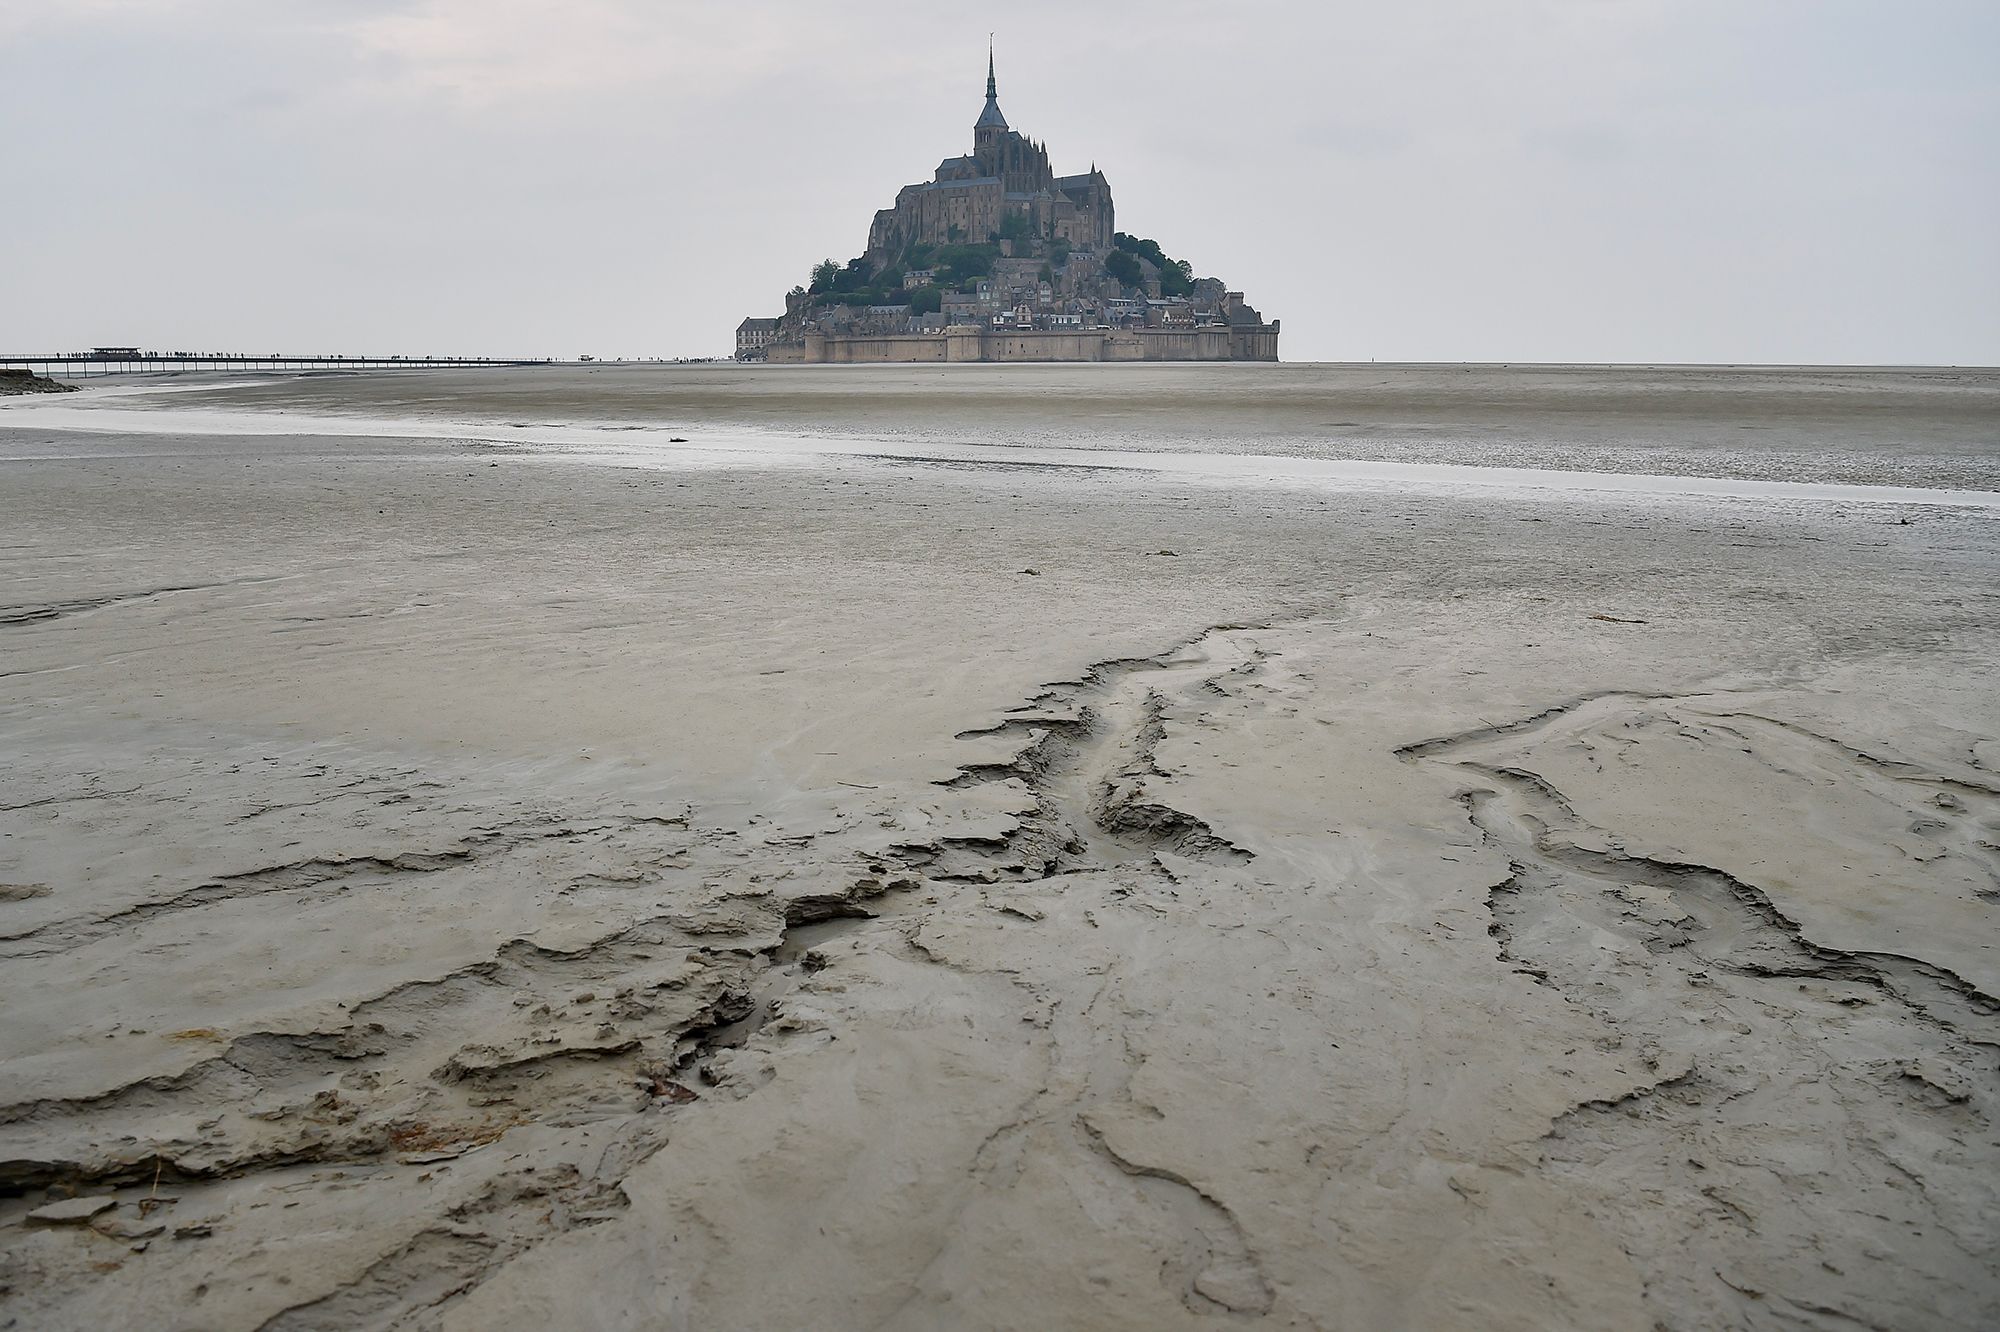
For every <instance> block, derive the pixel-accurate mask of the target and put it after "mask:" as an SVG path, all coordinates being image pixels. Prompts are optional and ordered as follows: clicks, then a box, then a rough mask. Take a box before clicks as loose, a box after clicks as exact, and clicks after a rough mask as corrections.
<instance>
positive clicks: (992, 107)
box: [972, 46, 1007, 176]
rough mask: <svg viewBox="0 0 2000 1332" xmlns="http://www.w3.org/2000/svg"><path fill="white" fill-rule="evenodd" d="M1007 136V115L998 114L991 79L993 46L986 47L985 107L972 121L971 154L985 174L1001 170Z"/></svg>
mask: <svg viewBox="0 0 2000 1332" xmlns="http://www.w3.org/2000/svg"><path fill="white" fill-rule="evenodd" d="M1006 138H1007V117H1005V116H1003V115H1001V114H1000V93H999V90H998V85H997V84H996V83H995V82H994V79H993V48H992V47H991V46H988V47H987V48H986V109H985V110H983V111H981V112H980V113H979V119H978V120H975V121H974V122H973V123H972V155H973V156H974V157H976V158H978V159H979V165H980V167H981V168H982V169H983V170H984V171H985V173H986V174H987V175H990V176H997V175H999V174H1000V172H1001V162H1000V158H1001V148H1002V147H1003V146H1004V144H1005V141H1006Z"/></svg>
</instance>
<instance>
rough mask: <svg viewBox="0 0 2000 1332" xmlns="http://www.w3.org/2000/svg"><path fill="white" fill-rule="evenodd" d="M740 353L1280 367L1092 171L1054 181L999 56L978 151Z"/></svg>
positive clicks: (793, 357) (818, 273) (905, 196)
mask: <svg viewBox="0 0 2000 1332" xmlns="http://www.w3.org/2000/svg"><path fill="white" fill-rule="evenodd" d="M736 355H737V357H738V358H739V359H742V360H768V361H779V362H784V361H789V362H863V361H1231V360H1251V361H1275V360H1277V359H1278V324H1277V321H1276V320H1273V321H1271V322H1270V323H1265V322H1264V319H1263V317H1262V316H1261V315H1259V314H1258V313H1257V311H1255V310H1254V309H1252V308H1251V307H1250V306H1249V305H1247V304H1245V303H1244V300H1243V294H1242V293H1241V292H1235V291H1230V290H1228V288H1227V286H1226V284H1224V283H1223V282H1221V281H1220V280H1218V279H1215V278H1198V277H1196V276H1194V273H1193V270H1192V269H1191V268H1190V267H1189V265H1188V264H1187V263H1185V262H1184V261H1180V260H1175V259H1172V258H1169V257H1168V256H1167V254H1166V253H1165V252H1164V251H1163V250H1162V249H1161V248H1160V246H1159V245H1158V243H1156V242H1154V241H1151V240H1145V239H1140V238H1138V237H1135V236H1128V235H1126V234H1125V233H1123V232H1121V231H1119V230H1118V229H1117V217H1116V213H1115V210H1114V208H1113V205H1112V200H1111V184H1110V182H1109V181H1108V180H1106V179H1105V176H1104V173H1103V172H1102V171H1099V170H1098V169H1097V168H1096V166H1095V165H1093V166H1092V167H1091V169H1090V170H1089V171H1087V172H1084V173H1082V174H1081V175H1074V176H1058V175H1056V174H1055V172H1054V170H1053V169H1052V168H1051V167H1050V165H1049V154H1048V148H1047V147H1046V146H1045V145H1043V144H1041V143H1038V142H1036V141H1035V140H1033V139H1030V138H1028V137H1027V136H1025V135H1023V134H1020V133H1017V132H1016V131H1015V130H1013V129H1012V128H1011V127H1009V125H1008V124H1007V118H1006V116H1004V115H1003V114H1001V111H1000V97H999V89H998V84H997V81H996V80H995V78H994V69H993V60H992V57H991V55H990V54H989V55H988V57H987V64H986V105H985V107H984V109H982V110H981V111H980V113H979V119H978V120H976V121H975V122H973V127H972V151H971V152H970V153H967V154H965V155H964V156H961V157H948V158H946V159H945V160H944V161H943V162H941V163H939V164H938V168H937V171H936V172H935V174H934V175H933V176H932V178H931V179H930V180H927V181H924V182H922V183H921V184H916V185H906V186H904V187H903V188H902V190H901V191H899V192H898V193H897V195H896V202H895V204H894V206H892V207H889V208H884V209H882V210H881V211H880V212H878V213H876V214H875V220H874V222H873V224H872V225H871V226H870V227H869V228H868V246H867V249H866V250H864V251H863V252H862V254H861V255H860V256H859V257H857V258H855V259H852V260H850V261H848V262H847V263H846V264H845V265H842V264H841V263H839V262H838V261H837V260H832V259H829V260H826V261H825V262H824V263H822V264H820V265H819V266H818V267H816V268H815V269H814V270H813V274H812V282H811V285H810V286H800V287H795V288H793V290H792V291H791V293H790V294H789V295H788V296H787V297H786V298H785V313H784V314H783V315H782V316H780V317H777V318H770V319H759V318H750V319H745V320H744V321H743V322H742V323H741V324H740V325H739V326H738V327H737V330H736Z"/></svg>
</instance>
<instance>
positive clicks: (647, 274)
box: [0, 0, 2000, 364]
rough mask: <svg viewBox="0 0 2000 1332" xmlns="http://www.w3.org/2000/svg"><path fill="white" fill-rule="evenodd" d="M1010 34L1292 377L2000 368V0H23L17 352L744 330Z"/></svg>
mask: <svg viewBox="0 0 2000 1332" xmlns="http://www.w3.org/2000/svg"><path fill="white" fill-rule="evenodd" d="M989 28H995V29H997V32H996V42H997V46H998V51H999V73H1000V101H1001V105H1002V107H1004V108H1005V110H1006V112H1007V115H1008V118H1009V120H1010V121H1011V122H1012V123H1013V125H1014V126H1015V128H1017V129H1020V130H1022V131H1023V132H1025V133H1028V134H1031V135H1033V136H1035V137H1037V138H1042V139H1045V140H1046V141H1047V142H1048V144H1049V148H1050V152H1051V155H1052V157H1053V159H1054V163H1055V165H1056V168H1057V170H1058V171H1079V170H1082V169H1084V168H1085V167H1087V166H1088V165H1089V164H1090V163H1091V162H1093V161H1095V162H1096V163H1097V164H1098V165H1099V166H1101V167H1102V168H1103V169H1104V170H1105V172H1106V173H1107V174H1108V175H1109V177H1110V179H1111V185H1112V190H1113V192H1114V195H1115V197H1116V199H1117V204H1118V219H1119V226H1120V227H1121V228H1122V229H1123V230H1126V231H1131V232H1135V233H1138V234H1140V235H1148V236H1153V237H1156V238H1158V239H1159V241H1160V242H1161V243H1162V244H1163V245H1164V246H1165V247H1166V249H1167V250H1168V252H1169V253H1171V254H1175V255H1182V256H1185V257H1187V258H1188V259H1190V260H1192V261H1193V263H1194V266H1195V268H1196V270H1197V271H1198V272H1200V273H1202V274H1214V275H1215V276H1219V277H1223V278H1226V279H1227V280H1228V281H1229V282H1230V284H1231V285H1232V286H1235V287H1240V288H1242V289H1243V290H1244V291H1246V292H1247V293H1248V294H1249V297H1250V299H1251V301H1252V302H1253V303H1255V304H1256V305H1258V306H1259V307H1260V308H1261V309H1263V311H1264V312H1265V314H1266V315H1267V316H1271V317H1277V318H1281V319H1283V320H1284V325H1285V338H1284V343H1283V350H1284V354H1285V357H1286V359H1288V360H1312V359H1366V358H1369V357H1371V356H1372V357H1379V358H1381V359H1384V360H1392V359H1421V360H1458V359H1480V360H1594V361H1602V360H1618V361H1628V360H1671V361H1737V360H1748V361H1779V362H1793V361H1827V362H1946V363H1961V364H1964V363H1983V364H1994V363H1997V362H2000V241H1996V239H1995V238H1996V236H2000V6H1996V5H1994V4H1992V3H1990V2H1989V0H1970V2H1967V3H1942V2H1935V3H1934V2H1928V0H1904V2H1900V3H1888V0H1884V2H1883V3H1877V4H1859V3H1836V2H1817V3H1809V2H1807V0H1798V2H1796V3H1764V2H1761V0H1629V2H1627V3H1616V4H1614V3H1581V2H1578V0H1518V2H1516V3H1504V4H1503V3H1497V2H1495V0H1458V2H1455V3H1454V2H1447V0H1437V2H1436V3H1415V4H1407V5H1406V4H1388V3H1373V4H1365V5H1363V4H1337V3H1326V4H1319V3H1231V4H1222V3H1216V0H1205V2H1204V3H1179V2H1178V0H1133V2H1131V3H1126V2H1124V0H1068V2H1067V3H1039V2H1036V0H1027V2H1022V0H1015V2H1013V3H1008V4H1005V5H998V4H991V3H988V4H981V5H968V4H920V3H871V2H866V0H842V3H838V4H830V3H825V0H810V2H807V0H796V2H794V0H771V2H768V3H755V2H751V3H713V4H709V3H704V4H679V3H667V2H666V0H564V3H561V4H557V3H552V2H551V0H320V2H318V3H311V2H308V0H53V2H51V0H34V2H31V0H0V127H4V135H0V219H3V220H0V228H4V230H0V234H4V236H5V242H4V244H5V248H6V249H7V250H8V251H9V252H10V253H9V254H8V255H6V256H5V258H4V260H0V350H6V351H30V350H41V349H44V348H67V347H72V346H81V345H89V344H92V343H111V342H138V343H143V344H146V345H148V346H163V347H186V348H231V349H241V350H256V351H275V350H284V351H350V352H352V351H369V352H396V351H401V352H466V353H474V352H477V353H497V354H537V355H542V354H554V355H564V356H573V355H576V354H578V353H580V352H591V353H595V354H597V355H601V356H609V355H662V356H675V355H704V354H713V353H717V352H723V351H726V350H727V348H728V347H729V345H730V334H731V330H732V329H733V328H734V326H735V324H736V322H737V320H738V319H739V318H740V317H741V316H743V315H745V314H775V313H778V311H779V309H780V298H781V295H782V293H783V292H784V291H785V289H786V288H788V287H790V286H791V285H792V284H793V283H795V282H798V281H801V280H803V279H804V278H805V276H806V272H807V269H808V268H809V267H810V265H811V264H812V263H813V262H814V261H815V260H817V259H819V258H822V257H824V256H827V255H833V256H836V257H839V258H842V259H845V258H847V257H850V256H852V255H854V254H857V253H859V252H860V250H861V248H862V247H863V244H864V242H865V240H866V235H867V227H868V222H869V218H870V216H871V215H872V213H873V212H874V210H875V209H877V208H880V207H884V206H886V205H887V204H889V203H890V202H891V201H892V200H893V199H894V196H895V193H896V190H897V188H898V187H899V186H901V185H904V184H906V183H909V182H911V181H916V180H921V179H925V178H927V177H928V176H929V173H930V172H931V170H932V169H933V168H934V167H935V166H936V164H937V162H938V160H939V159H940V158H943V157H945V156H947V155H950V154H954V153H957V152H961V151H964V150H965V148H966V147H967V146H968V145H969V144H970V140H971V125H972V121H973V119H974V117H975V116H976V115H977V114H978V111H979V107H980V104H981V98H982V94H983V91H984V87H983V80H984V76H985V58H986V33H987V30H988V29H989Z"/></svg>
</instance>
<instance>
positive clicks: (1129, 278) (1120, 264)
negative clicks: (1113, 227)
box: [1104, 246, 1146, 287]
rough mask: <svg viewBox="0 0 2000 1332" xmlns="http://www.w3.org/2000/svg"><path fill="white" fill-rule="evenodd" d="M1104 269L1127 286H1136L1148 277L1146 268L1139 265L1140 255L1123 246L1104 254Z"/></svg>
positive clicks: (1120, 283)
mask: <svg viewBox="0 0 2000 1332" xmlns="http://www.w3.org/2000/svg"><path fill="white" fill-rule="evenodd" d="M1104 271H1105V272H1107V273H1109V274H1110V275H1111V276H1112V277H1114V278H1116V279H1117V280H1118V283H1119V285H1120V286H1125V287H1136V286H1138V285H1139V284H1140V283H1141V282H1143V281H1144V280H1145V277H1146V270H1145V269H1143V268H1141V267H1139V260H1138V257H1137V256H1136V255H1134V254H1133V253H1132V252H1131V251H1130V250H1127V249H1125V248H1124V247H1122V246H1121V247H1120V248H1118V249H1116V250H1113V251H1112V252H1111V253H1110V254H1107V255H1106V256H1104Z"/></svg>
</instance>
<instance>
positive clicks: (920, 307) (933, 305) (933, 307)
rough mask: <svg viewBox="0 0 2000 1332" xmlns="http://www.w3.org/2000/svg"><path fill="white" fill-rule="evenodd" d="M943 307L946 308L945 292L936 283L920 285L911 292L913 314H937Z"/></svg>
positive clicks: (911, 311)
mask: <svg viewBox="0 0 2000 1332" xmlns="http://www.w3.org/2000/svg"><path fill="white" fill-rule="evenodd" d="M942 309H944V293H943V292H941V291H939V290H938V289H937V284H936V283H931V284H929V285H927V286H922V287H918V288H917V289H916V290H915V291H913V292H911V293H910V313H911V314H919V315H923V314H936V313H937V312H938V311H939V310H942Z"/></svg>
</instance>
